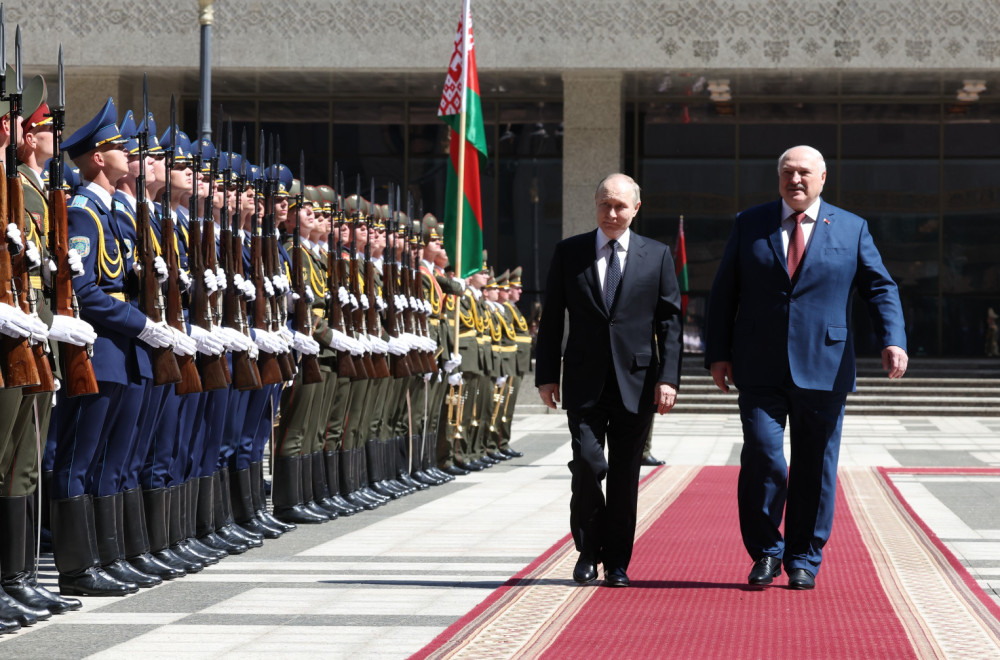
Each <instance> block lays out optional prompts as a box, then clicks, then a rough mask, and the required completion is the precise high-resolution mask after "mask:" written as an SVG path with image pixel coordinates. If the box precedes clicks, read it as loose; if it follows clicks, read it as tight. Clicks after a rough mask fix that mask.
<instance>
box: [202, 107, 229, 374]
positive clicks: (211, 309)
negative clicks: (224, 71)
mask: <svg viewBox="0 0 1000 660" xmlns="http://www.w3.org/2000/svg"><path fill="white" fill-rule="evenodd" d="M215 135H216V136H217V137H216V139H217V140H219V142H220V144H221V142H222V106H221V105H220V106H219V123H218V128H217V129H216V131H215ZM219 158H220V157H219V150H218V149H217V150H216V155H215V157H214V158H212V161H211V173H210V174H211V177H212V181H211V184H210V188H209V194H208V198H207V199H206V200H205V220H206V222H205V225H204V228H205V231H204V232H202V237H201V253H202V255H203V258H204V260H205V268H206V270H210V271H212V273H213V274H214V273H215V272H216V269H217V267H218V248H216V245H215V181H216V179H218V178H219V162H220V161H219ZM222 198H223V200H226V199H227V197H226V184H225V182H223V184H222ZM223 204H225V201H223ZM219 216H220V221H221V216H222V210H221V209H220V210H219ZM209 219H211V220H209ZM208 323H209V325H208V328H209V329H214V328H215V327H216V326H218V325H221V324H222V296H221V294H220V293H219V292H218V291H213V292H212V293H210V294H208ZM203 327H205V326H203ZM219 366H221V367H222V372H223V374H224V375H225V378H226V385H229V384H231V383H232V382H233V376H232V374H230V373H229V360H227V359H226V355H225V353H223V354H222V355H220V356H219Z"/></svg>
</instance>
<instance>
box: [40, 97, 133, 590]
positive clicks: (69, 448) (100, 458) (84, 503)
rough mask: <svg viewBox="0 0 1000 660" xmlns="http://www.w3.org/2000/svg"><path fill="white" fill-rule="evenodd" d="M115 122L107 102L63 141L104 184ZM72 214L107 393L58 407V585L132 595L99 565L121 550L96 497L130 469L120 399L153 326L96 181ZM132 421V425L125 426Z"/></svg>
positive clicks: (83, 296) (85, 303)
mask: <svg viewBox="0 0 1000 660" xmlns="http://www.w3.org/2000/svg"><path fill="white" fill-rule="evenodd" d="M115 119H116V112H115V106H114V102H113V101H112V100H111V99H110V98H109V99H108V101H107V103H105V105H104V107H103V108H102V109H101V111H100V112H99V113H98V114H97V116H95V117H94V118H93V119H92V120H91V121H90V122H88V123H87V124H86V125H85V126H84V127H83V128H81V129H80V130H78V131H77V132H76V133H74V134H73V135H72V136H70V138H69V139H68V140H66V141H65V142H64V144H63V146H64V148H65V150H66V152H67V153H68V154H69V156H70V158H72V159H74V160H76V161H77V162H78V163H80V164H81V173H82V174H83V175H84V176H87V175H95V174H103V176H104V177H105V179H104V180H105V184H106V183H108V182H109V181H110V179H109V178H108V177H109V174H108V173H107V172H105V171H104V170H103V169H102V167H104V168H107V167H109V163H111V162H112V161H113V158H112V155H111V154H110V153H109V152H105V158H104V161H103V162H104V163H105V165H104V166H98V164H97V163H96V162H95V161H94V160H93V159H87V158H86V157H87V156H88V155H93V151H94V150H96V149H104V148H105V145H120V144H123V143H124V142H125V140H124V139H123V138H122V137H121V133H120V131H119V129H118V126H117V124H116V123H115ZM83 163H86V167H84V166H83V165H82V164H83ZM114 176H115V177H117V176H120V174H119V173H114ZM67 215H68V227H69V236H70V247H72V248H74V249H76V250H77V252H79V253H80V256H81V259H82V261H83V265H84V275H82V276H80V277H75V278H74V279H73V288H74V291H75V293H76V296H77V301H78V302H79V305H80V314H81V317H82V318H83V319H84V320H86V321H88V322H89V323H90V324H91V325H93V326H94V327H95V329H97V332H98V338H97V340H96V341H95V342H94V357H93V360H92V363H93V366H94V373H95V376H96V377H97V381H98V384H99V392H98V393H97V394H93V395H87V396H80V397H75V398H71V399H70V398H67V399H62V400H61V401H60V402H59V405H58V406H56V410H55V427H56V447H55V454H54V462H53V475H52V485H51V498H52V502H51V506H52V535H53V545H54V550H55V559H56V567H57V568H58V570H59V588H60V591H61V592H62V593H64V594H71V595H102V596H106V595H124V594H126V593H134V592H135V591H137V590H138V586H137V585H136V584H135V583H134V582H131V581H123V580H120V579H118V577H117V576H118V575H125V574H127V573H129V572H132V571H134V569H132V568H131V566H127V565H126V564H125V562H124V561H122V560H121V559H120V558H116V559H115V560H114V561H112V562H111V563H110V564H108V565H107V568H110V569H111V570H113V571H114V572H115V573H116V575H110V574H109V573H107V572H105V570H104V569H103V568H102V567H101V565H100V564H99V559H102V558H103V557H102V555H105V554H111V555H115V556H119V555H120V553H118V552H117V548H116V549H115V552H113V553H106V552H105V551H107V550H109V549H110V548H109V546H111V545H117V543H118V538H117V537H116V536H115V535H114V534H112V535H111V536H110V538H102V539H101V544H100V547H99V546H98V538H97V532H96V529H97V528H96V526H95V523H96V519H95V510H94V501H93V497H94V496H95V495H101V494H102V489H107V488H110V486H109V484H111V483H114V484H115V485H116V486H117V483H118V482H117V479H118V477H119V476H120V474H121V470H122V467H123V466H122V465H120V464H115V463H114V462H113V460H114V459H115V458H116V457H118V456H120V455H121V452H120V451H119V450H120V449H121V447H122V446H123V445H124V446H125V447H126V448H127V447H128V445H129V443H130V442H131V439H132V427H133V426H134V423H135V418H136V416H137V412H134V411H129V410H124V409H123V408H122V402H123V400H124V399H125V397H126V394H127V393H128V389H129V386H130V384H133V383H136V382H139V378H140V376H139V371H140V355H139V353H140V351H139V349H138V347H137V345H136V341H137V340H136V338H137V337H138V336H139V334H140V333H141V332H142V331H143V329H144V328H145V327H146V323H147V321H148V319H147V317H146V316H145V315H144V314H142V313H141V312H139V311H138V310H137V309H136V308H135V307H134V306H133V305H131V304H129V302H128V300H127V295H126V277H127V274H128V272H129V264H128V260H127V257H126V254H125V248H124V241H123V237H122V235H121V230H120V225H119V222H118V220H117V218H116V217H115V215H114V214H113V211H112V199H111V193H110V192H109V191H108V190H107V189H105V188H103V187H102V186H101V185H98V184H96V183H93V182H87V183H84V184H83V185H82V186H81V187H80V188H79V189H78V190H77V194H76V196H75V197H74V198H73V200H72V202H71V203H70V206H69V209H68V213H67ZM147 367H148V362H147ZM129 416H131V419H132V422H131V423H126V421H125V420H126V418H127V417H129ZM112 517H114V511H112ZM112 529H114V527H112ZM95 549H96V550H98V552H96V553H95Z"/></svg>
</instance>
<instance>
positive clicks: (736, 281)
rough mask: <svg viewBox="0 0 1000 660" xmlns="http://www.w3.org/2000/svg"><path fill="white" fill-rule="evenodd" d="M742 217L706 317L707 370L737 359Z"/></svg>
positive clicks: (714, 285)
mask: <svg viewBox="0 0 1000 660" xmlns="http://www.w3.org/2000/svg"><path fill="white" fill-rule="evenodd" d="M739 244H740V232H739V217H738V216H737V219H736V222H735V223H734V224H733V229H732V232H731V233H730V234H729V241H728V242H727V243H726V249H725V251H723V253H722V261H720V262H719V270H718V271H717V272H716V274H715V281H714V282H713V283H712V292H711V294H710V295H709V298H708V311H707V313H706V315H705V367H706V368H708V367H710V366H711V365H712V363H713V362H731V361H732V359H733V328H734V326H735V321H736V313H737V310H738V309H739V304H740V278H739Z"/></svg>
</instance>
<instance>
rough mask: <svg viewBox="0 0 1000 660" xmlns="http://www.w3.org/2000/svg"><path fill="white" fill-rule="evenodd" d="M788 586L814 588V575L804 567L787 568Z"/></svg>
mask: <svg viewBox="0 0 1000 660" xmlns="http://www.w3.org/2000/svg"><path fill="white" fill-rule="evenodd" d="M788 588H789V589H799V590H801V589H815V588H816V576H815V575H813V574H812V573H810V572H809V571H807V570H806V569H804V568H790V569H788Z"/></svg>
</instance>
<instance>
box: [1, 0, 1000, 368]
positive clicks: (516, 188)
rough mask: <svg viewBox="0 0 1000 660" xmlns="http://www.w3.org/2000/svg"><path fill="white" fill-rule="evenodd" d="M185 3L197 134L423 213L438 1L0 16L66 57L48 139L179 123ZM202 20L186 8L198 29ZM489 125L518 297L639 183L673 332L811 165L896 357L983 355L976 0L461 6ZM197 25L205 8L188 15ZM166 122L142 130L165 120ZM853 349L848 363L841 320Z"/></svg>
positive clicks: (990, 248)
mask: <svg viewBox="0 0 1000 660" xmlns="http://www.w3.org/2000/svg"><path fill="white" fill-rule="evenodd" d="M199 4H203V5H211V7H210V9H211V10H214V11H212V12H210V13H211V17H210V20H211V31H212V57H211V62H212V77H213V78H212V80H213V84H212V97H213V98H212V109H211V112H212V117H213V118H212V122H211V125H212V126H214V125H215V121H216V117H217V116H218V114H219V104H221V106H222V113H223V114H224V115H225V116H227V117H231V118H232V119H233V122H234V127H235V128H236V131H237V134H239V132H241V130H242V129H244V128H245V129H246V130H247V134H248V136H249V138H250V141H251V144H252V145H254V146H255V136H256V135H258V134H259V131H260V130H261V129H263V130H264V131H265V132H266V133H268V134H275V135H278V136H280V139H281V145H282V153H283V155H285V160H286V162H289V161H293V162H294V160H295V159H297V154H298V153H299V151H300V150H302V151H304V153H305V155H306V162H307V175H306V178H307V180H308V181H309V182H310V183H313V182H315V183H324V182H329V183H332V173H333V169H334V165H335V164H336V165H337V166H338V167H339V169H340V170H341V171H343V172H345V173H346V174H347V184H346V186H345V187H346V188H347V189H348V190H347V192H348V193H350V192H353V190H352V189H351V188H352V185H354V184H352V180H353V179H354V178H355V175H359V176H360V177H361V179H362V181H364V182H365V183H364V184H363V187H364V189H365V190H367V187H368V181H369V180H370V178H371V177H374V178H375V180H376V184H377V186H379V187H381V186H384V185H385V184H386V183H388V182H389V181H393V182H396V183H401V184H403V185H404V186H405V189H406V190H409V191H411V192H412V193H413V195H414V199H415V203H416V204H417V206H418V207H422V208H423V209H424V210H425V211H431V212H434V213H437V214H439V215H440V214H441V209H442V206H443V200H442V197H443V195H444V182H445V165H446V158H447V143H446V139H447V132H446V130H445V128H444V125H443V124H442V123H441V122H440V121H439V120H438V119H437V117H436V108H437V102H438V99H439V97H440V91H441V84H442V82H443V81H444V74H445V68H446V66H447V62H448V58H449V57H450V55H451V49H452V43H453V42H452V40H453V38H454V33H455V26H456V24H457V20H458V17H459V14H460V11H461V2H460V1H459V0H426V1H425V2H421V3H413V2H409V1H406V0H359V1H357V2H345V1H340V0H285V1H284V2H282V3H280V4H275V5H272V4H269V3H264V2H257V1H254V0H246V1H236V0H218V2H215V3H214V4H213V3H206V2H205V1H204V0H203V1H202V3H198V2H196V1H195V0H182V1H180V2H168V1H167V0H157V1H153V2H149V3H134V2H130V1H128V0H95V1H93V2H89V3H86V7H85V8H84V9H81V6H80V5H74V4H72V3H64V2H55V0H36V1H35V2H33V3H30V4H29V3H24V2H10V1H8V2H7V3H6V14H7V22H8V28H9V29H11V30H12V28H13V25H14V24H20V25H21V28H22V31H23V33H24V49H25V50H24V62H25V67H26V72H27V73H30V74H33V73H43V74H45V75H46V77H47V79H48V80H49V81H50V83H51V81H52V79H53V77H52V76H53V74H54V70H55V60H56V52H57V49H58V44H59V43H62V44H63V46H64V50H65V54H66V64H67V90H68V111H67V120H68V124H69V127H68V128H69V129H70V130H72V128H74V127H75V126H76V125H78V124H79V123H81V122H82V121H84V120H85V119H87V118H89V116H91V115H92V114H93V112H94V111H95V110H96V108H97V107H99V104H100V103H101V102H103V99H104V98H106V97H107V96H108V95H112V96H114V97H115V99H116V101H117V102H118V107H119V109H120V110H124V109H125V108H129V107H131V108H136V107H138V106H139V104H140V103H141V100H140V93H141V85H142V82H141V81H142V74H143V73H144V72H145V73H148V74H149V78H150V92H151V105H152V109H153V110H154V112H156V113H157V116H158V117H164V119H165V118H166V116H167V114H166V113H167V108H168V107H169V98H170V95H171V94H175V95H176V96H177V98H178V100H179V102H180V104H181V105H180V107H181V108H183V113H182V114H183V121H182V123H183V127H184V128H185V130H187V131H188V132H189V133H197V132H198V122H197V120H196V115H197V100H198V95H199V81H198V67H199V31H200V25H199ZM203 16H206V15H204V14H203ZM473 17H474V26H475V37H476V55H477V60H478V66H479V72H480V86H481V91H482V99H483V105H484V112H485V117H486V122H487V133H488V136H489V140H488V143H489V154H490V158H489V161H488V163H487V164H486V165H485V167H484V169H483V191H484V224H485V243H486V246H487V248H488V249H489V250H490V254H491V257H492V258H491V261H492V262H493V263H494V264H495V265H496V266H497V267H499V268H500V269H501V270H502V269H503V268H506V267H509V266H513V265H522V266H524V268H525V274H524V281H525V287H526V293H527V295H526V296H525V298H526V299H527V300H532V299H533V298H535V297H536V296H538V295H539V294H538V291H539V290H540V289H541V288H542V287H543V286H544V279H545V269H546V264H547V263H548V259H549V256H550V255H551V251H552V248H553V246H554V244H555V242H556V241H558V240H559V239H560V238H561V237H562V236H568V235H570V234H573V233H577V232H579V231H584V230H588V229H590V228H592V227H593V222H594V221H593V202H592V199H593V189H594V186H595V184H596V183H597V181H598V180H599V179H600V178H602V177H603V176H604V175H605V174H607V173H609V172H612V171H615V170H624V171H626V172H628V173H630V174H633V175H634V176H635V177H636V178H637V179H638V180H639V182H640V183H641V184H642V186H643V190H644V195H643V207H642V210H641V212H640V214H639V216H638V218H637V224H638V227H637V228H638V230H639V231H640V232H642V233H644V234H647V235H650V236H653V237H655V238H658V239H660V240H663V241H665V242H667V243H668V244H670V243H673V241H675V239H676V233H677V226H678V219H679V217H680V216H682V215H683V216H684V228H685V235H686V241H687V250H688V260H689V267H690V273H691V289H692V290H691V298H692V303H691V313H690V319H689V322H690V325H691V328H698V327H699V324H700V315H701V313H702V312H703V308H704V300H705V297H706V295H707V293H708V290H709V288H710V287H711V282H712V278H713V276H714V272H715V268H716V265H717V263H718V259H719V257H720V255H721V252H722V246H723V244H724V242H725V239H726V237H727V235H728V232H729V227H730V226H731V223H732V218H733V215H734V214H735V213H736V211H738V210H739V209H741V208H744V207H746V206H748V205H751V204H755V203H758V202H761V201H765V200H769V199H773V198H775V197H776V194H777V190H776V184H777V178H776V171H775V167H776V158H777V156H778V154H779V153H780V152H781V151H783V150H784V149H785V148H787V147H788V146H792V145H795V144H802V143H806V144H811V145H813V146H815V147H817V148H819V149H820V150H821V151H823V153H824V154H825V156H826V160H827V165H828V170H829V175H828V179H827V187H826V191H825V194H824V197H825V198H826V199H827V200H828V201H830V202H832V203H834V204H838V205H841V206H844V207H845V208H847V209H849V210H852V211H854V212H857V213H859V214H860V215H862V216H864V217H866V218H867V219H868V220H869V222H870V225H871V231H872V234H873V236H874V237H875V240H876V243H877V244H878V245H879V247H880V249H881V251H882V253H883V256H884V258H885V260H886V262H887V264H888V267H889V270H890V272H891V273H892V274H893V275H894V277H895V278H896V279H897V281H898V282H899V284H900V287H901V290H902V297H903V302H904V307H905V311H906V320H907V330H908V335H909V341H910V351H911V353H912V354H915V355H982V352H983V333H984V329H985V320H986V313H987V309H988V308H990V307H992V308H994V309H1000V256H998V254H1000V231H998V230H997V228H996V224H997V220H998V218H1000V167H998V166H1000V95H998V94H997V91H998V90H1000V75H998V74H997V72H996V69H997V65H998V64H1000V36H998V35H1000V30H998V28H1000V4H998V3H996V2H995V1H993V0H968V1H965V2H954V1H945V0H910V1H908V2H898V1H890V0H868V1H862V0H849V1H844V2H836V3H830V2H818V1H815V0H801V1H798V2H789V1H788V0H728V1H717V0H670V1H667V0H658V1H657V0H633V1H632V2H628V3H619V2H611V1H602V0H530V1H529V0H478V1H477V2H474V3H473ZM206 20H208V17H207V16H206ZM163 123H164V125H165V124H166V121H165V120H164V121H163ZM855 319H856V323H857V325H858V329H859V332H858V333H857V335H858V344H859V346H858V348H859V351H860V352H861V353H863V354H870V353H872V352H873V351H874V350H875V348H877V347H874V346H872V345H871V339H870V333H867V332H865V324H866V323H867V317H866V314H865V313H864V310H863V308H862V307H861V306H859V308H858V310H857V313H856V314H855Z"/></svg>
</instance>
